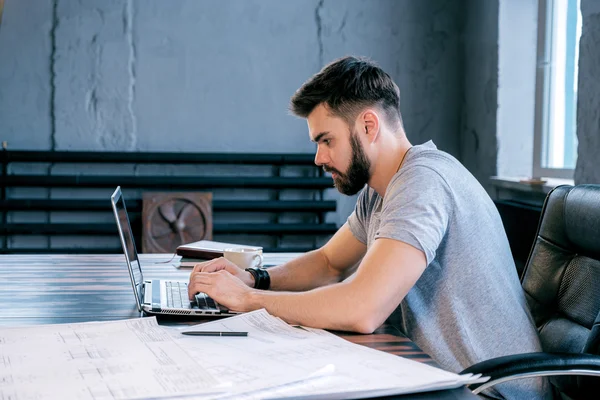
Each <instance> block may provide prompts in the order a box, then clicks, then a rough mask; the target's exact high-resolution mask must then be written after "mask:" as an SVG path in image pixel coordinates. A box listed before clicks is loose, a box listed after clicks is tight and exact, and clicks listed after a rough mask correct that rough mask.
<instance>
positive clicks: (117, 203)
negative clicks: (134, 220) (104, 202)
mask: <svg viewBox="0 0 600 400" xmlns="http://www.w3.org/2000/svg"><path fill="white" fill-rule="evenodd" d="M111 204H112V208H113V212H114V214H115V220H116V222H117V228H118V229H119V236H120V239H121V245H122V246H123V252H124V253H125V261H126V262H127V267H128V268H129V275H130V277H131V284H132V285H133V290H134V293H135V295H136V301H137V304H138V309H140V310H141V301H142V299H143V298H142V294H143V293H142V288H143V283H144V276H143V275H142V268H141V266H140V261H139V258H138V253H137V250H136V248H135V242H134V240H133V233H132V231H131V224H130V223H129V217H128V216H127V208H126V207H125V199H124V198H123V194H122V193H121V187H120V186H119V187H117V189H116V190H115V192H114V193H113V195H112V196H111Z"/></svg>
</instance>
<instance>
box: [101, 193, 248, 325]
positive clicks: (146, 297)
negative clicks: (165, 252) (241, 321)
mask: <svg viewBox="0 0 600 400" xmlns="http://www.w3.org/2000/svg"><path fill="white" fill-rule="evenodd" d="M110 202H111V205H112V209H113V213H114V216H115V221H116V222H117V229H118V231H119V238H120V239H121V245H122V246H123V253H124V254H125V261H126V263H127V268H128V269H129V278H130V279H131V286H132V288H133V294H134V296H135V301H136V303H137V307H138V311H140V312H142V311H144V312H146V313H148V314H168V315H186V316H202V317H206V316H219V317H222V316H228V315H236V314H239V313H237V312H234V311H230V310H228V309H227V308H226V307H223V306H222V305H221V304H219V303H217V302H216V301H214V300H213V299H212V298H210V297H209V296H207V295H206V293H197V294H196V295H195V296H194V300H193V301H190V300H189V297H188V290H187V285H188V284H187V282H180V281H170V280H162V279H152V280H145V279H144V274H143V271H142V264H141V263H140V259H139V257H138V252H137V249H136V247H135V241H134V240H133V233H132V231H131V224H130V223H129V216H128V215H127V208H126V207H125V199H124V198H123V194H122V193H121V187H120V186H119V187H117V189H116V190H115V192H114V193H113V195H112V196H111V198H110Z"/></svg>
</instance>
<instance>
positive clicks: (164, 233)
mask: <svg viewBox="0 0 600 400" xmlns="http://www.w3.org/2000/svg"><path fill="white" fill-rule="evenodd" d="M172 234H173V231H170V230H169V231H166V230H165V231H161V232H158V233H155V232H152V237H153V238H154V239H162V238H164V237H165V236H169V235H172Z"/></svg>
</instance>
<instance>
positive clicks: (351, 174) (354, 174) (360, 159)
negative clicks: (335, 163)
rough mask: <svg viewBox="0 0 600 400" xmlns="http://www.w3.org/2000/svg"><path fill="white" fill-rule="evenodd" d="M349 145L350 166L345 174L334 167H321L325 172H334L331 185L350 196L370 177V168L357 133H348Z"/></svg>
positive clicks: (363, 185)
mask: <svg viewBox="0 0 600 400" xmlns="http://www.w3.org/2000/svg"><path fill="white" fill-rule="evenodd" d="M350 146H351V147H352V159H351V160H350V166H349V167H348V170H347V171H346V173H345V174H342V173H341V172H339V171H338V170H336V169H335V168H328V167H323V169H324V170H325V171H327V172H335V173H336V174H337V177H336V178H334V179H333V185H334V186H335V187H336V189H337V190H338V191H339V192H340V193H342V194H345V195H346V196H352V195H355V194H356V193H358V192H359V191H360V190H361V189H362V188H363V187H365V185H366V184H367V183H368V182H369V179H370V178H371V174H370V172H369V171H370V169H371V162H370V161H369V159H368V158H367V155H366V154H365V152H364V151H363V148H362V146H361V144H360V141H359V140H358V134H357V133H356V132H352V133H351V134H350Z"/></svg>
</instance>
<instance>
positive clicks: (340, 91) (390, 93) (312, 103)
mask: <svg viewBox="0 0 600 400" xmlns="http://www.w3.org/2000/svg"><path fill="white" fill-rule="evenodd" d="M321 103H325V104H326V105H327V106H328V108H329V110H330V111H331V112H332V113H333V114H334V115H336V116H338V117H340V118H342V119H343V120H344V121H345V122H346V123H347V124H348V126H352V125H353V124H354V120H355V119H356V116H357V115H358V114H359V113H360V112H361V111H362V110H364V109H365V108H366V107H373V106H377V107H380V108H381V109H383V111H384V112H385V115H386V117H387V122H388V123H391V124H398V126H399V127H402V115H401V114H400V89H398V86H397V85H396V84H395V83H394V81H393V80H392V78H391V77H390V76H389V75H388V74H387V73H386V72H385V71H384V70H382V69H381V68H380V67H379V66H378V65H376V64H375V63H374V62H372V61H370V60H368V59H365V58H357V57H344V58H341V59H339V60H336V61H334V62H332V63H331V64H329V65H327V66H325V67H324V68H323V69H322V70H321V72H319V73H318V74H316V75H314V76H313V77H312V78H310V79H309V80H308V81H307V82H305V83H304V84H303V85H302V87H300V89H298V90H297V91H296V93H295V94H294V96H293V97H292V100H291V104H290V110H291V112H292V113H293V114H295V115H297V116H299V117H302V118H307V117H308V115H309V114H310V113H311V112H312V111H313V110H314V109H315V107H317V106H318V105H319V104H321Z"/></svg>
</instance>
